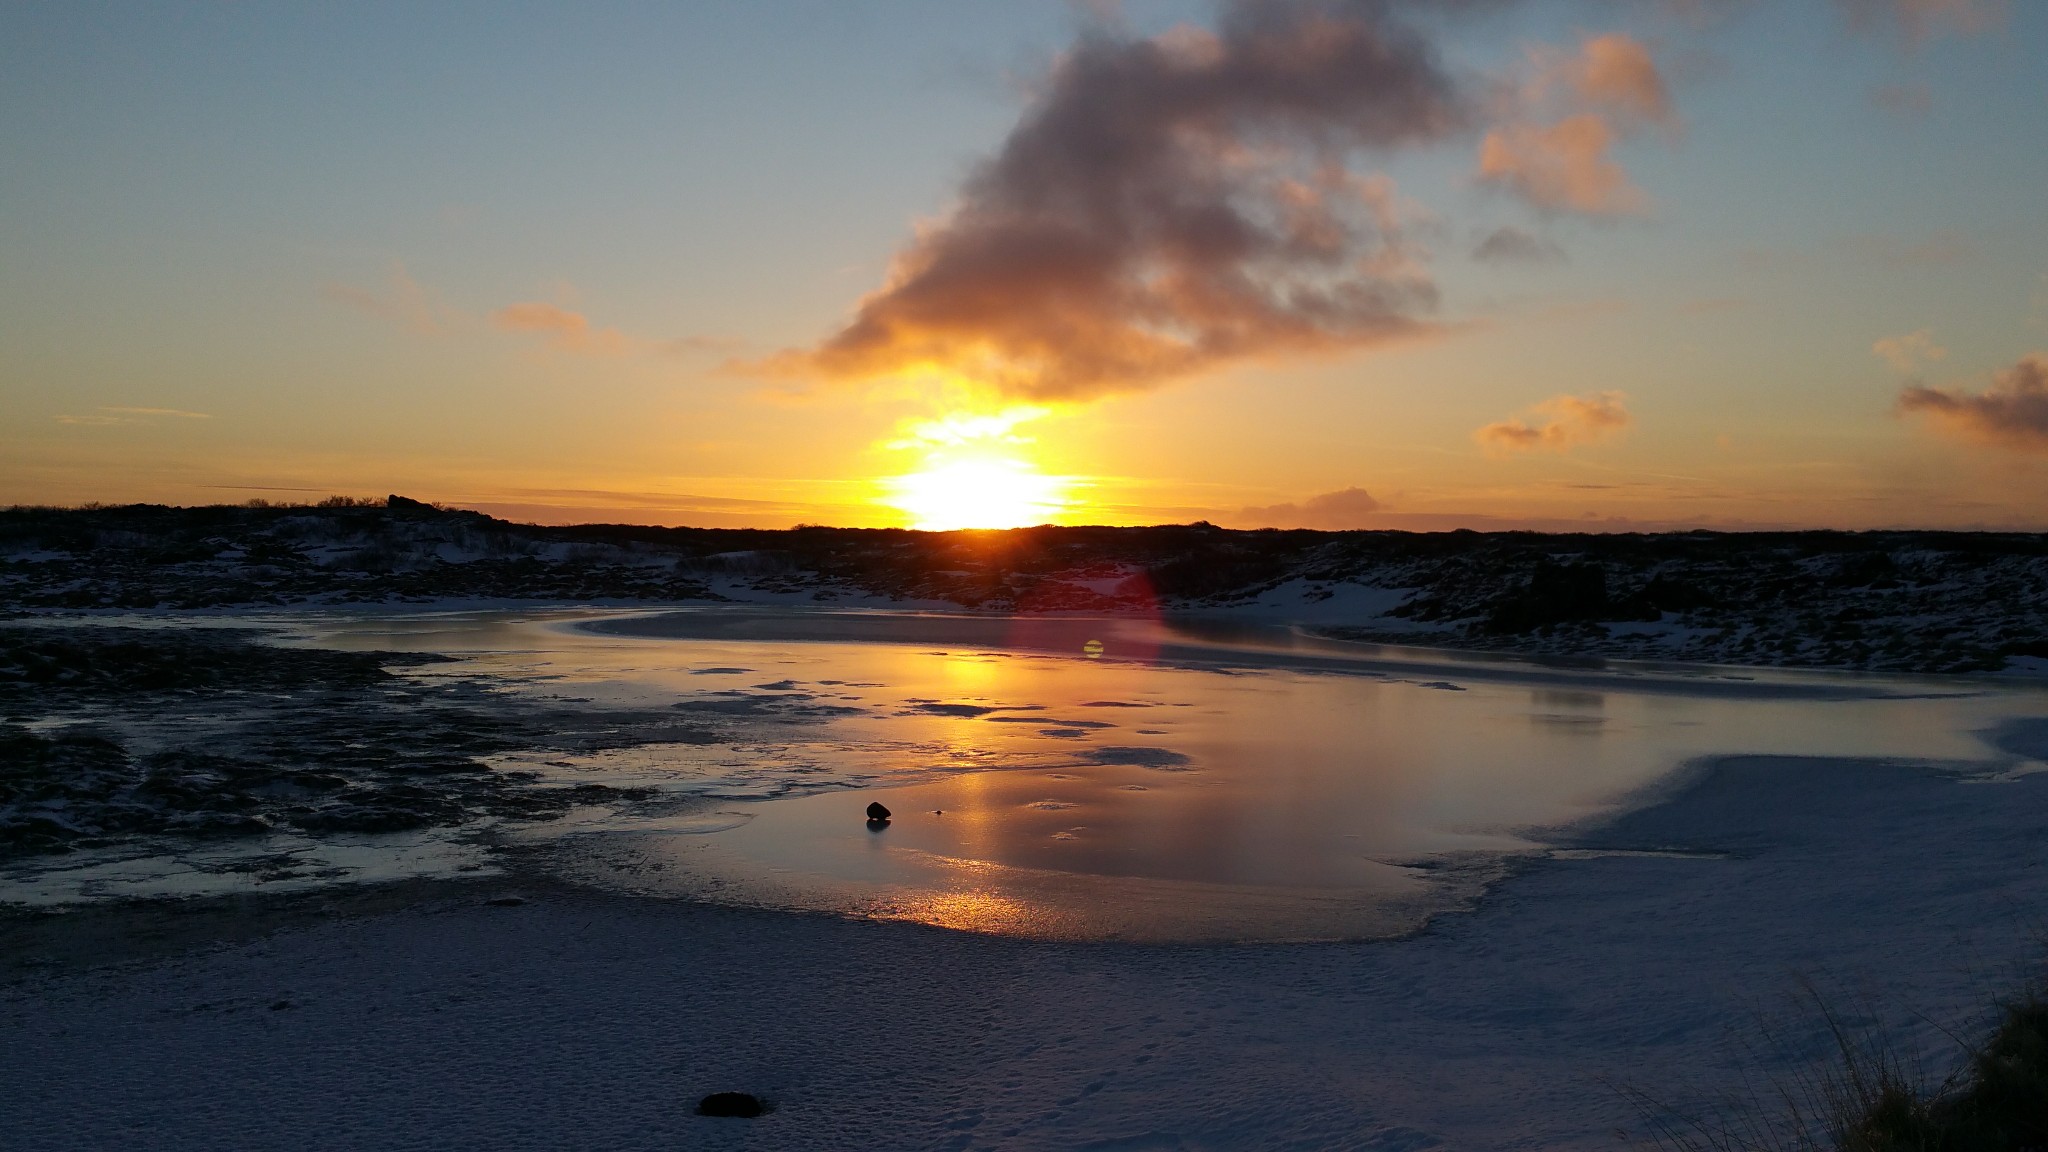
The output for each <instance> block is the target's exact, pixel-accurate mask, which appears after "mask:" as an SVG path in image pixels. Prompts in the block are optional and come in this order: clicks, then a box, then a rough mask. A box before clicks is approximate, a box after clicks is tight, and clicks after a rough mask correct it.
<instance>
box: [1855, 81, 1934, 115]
mask: <svg viewBox="0 0 2048 1152" xmlns="http://www.w3.org/2000/svg"><path fill="white" fill-rule="evenodd" d="M1870 102H1871V104H1872V105H1874V106H1876V107H1877V108H1878V110H1880V111H1882V112H1885V113H1887V114H1889V115H1891V116H1893V117H1895V118H1896V119H1899V120H1908V121H1910V120H1920V119H1923V118H1925V117H1926V115H1927V113H1928V112H1929V111H1931V110H1932V109H1933V108H1934V90H1933V89H1931V88H1929V87H1928V86H1927V85H1925V84H1921V83H1899V84H1880V85H1878V86H1877V87H1876V88H1873V89H1871V91H1870Z"/></svg>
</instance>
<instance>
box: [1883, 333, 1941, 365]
mask: <svg viewBox="0 0 2048 1152" xmlns="http://www.w3.org/2000/svg"><path fill="white" fill-rule="evenodd" d="M1870 350H1871V351H1872V352H1874V353H1876V354H1877V355H1879V356H1882V357H1884V360H1885V363H1887V364H1890V365H1891V366H1892V367H1893V368H1895V369H1897V370H1898V371H1900V372H1917V371H1919V370H1920V367H1921V366H1922V365H1924V364H1930V363H1932V362H1934V361H1936V360H1940V359H1943V358H1944V357H1946V356H1947V355H1948V349H1946V348H1943V347H1942V346H1941V345H1939V344H1937V343H1935V342H1934V329H1932V328H1922V329H1920V330H1919V331H1917V332H1908V333H1906V334H1905V335H1903V336H1887V337H1885V338H1884V339H1882V340H1879V341H1878V342H1877V343H1875V344H1872V345H1871V346H1870Z"/></svg>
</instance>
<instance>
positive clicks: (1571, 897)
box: [0, 758, 2048, 1149]
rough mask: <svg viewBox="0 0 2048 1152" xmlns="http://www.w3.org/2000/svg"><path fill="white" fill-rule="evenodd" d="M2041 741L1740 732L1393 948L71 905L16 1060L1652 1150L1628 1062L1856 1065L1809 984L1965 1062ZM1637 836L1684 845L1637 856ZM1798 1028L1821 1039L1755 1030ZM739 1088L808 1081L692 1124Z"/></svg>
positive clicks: (389, 1086) (738, 918)
mask: <svg viewBox="0 0 2048 1152" xmlns="http://www.w3.org/2000/svg"><path fill="white" fill-rule="evenodd" d="M1795 767H1796V768H1797V769H1798V771H1787V770H1786V769H1788V768H1795ZM2011 767H2013V764H2012V762H2011V761H2010V760H2009V759H1999V758H1990V759H1987V760H1986V761H1985V762H1983V763H1980V764H1977V765H1973V766H1970V765H1956V764H1946V765H1906V764H1884V763H1874V762H1858V761H1814V760H1809V761H1803V762H1799V763H1797V764H1788V763H1786V762H1784V761H1779V760H1771V759H1758V758H1733V759H1729V760H1724V761H1721V762H1718V763H1715V764H1713V765H1709V766H1704V767H1703V768H1702V770H1701V771H1700V772H1699V773H1698V774H1697V775H1696V776H1694V777H1693V778H1692V779H1691V780H1690V781H1689V782H1688V783H1686V784H1685V785H1684V786H1683V787H1681V788H1680V789H1679V790H1678V791H1677V792H1676V793H1675V794H1674V795H1672V796H1670V797H1668V798H1667V799H1665V800H1664V801H1662V802H1661V803H1658V804H1655V805H1653V806H1651V807H1648V808H1643V809H1638V810H1636V811H1634V812H1631V813H1629V814H1628V815H1626V816H1624V817H1622V818H1620V819H1619V820H1616V821H1614V822H1612V823H1610V824H1608V825H1605V826H1604V827H1602V828H1599V829H1597V830H1588V831H1587V833H1586V835H1585V840H1584V843H1585V845H1586V846H1587V849H1588V850H1587V851H1585V852H1583V853H1577V854H1572V855H1571V856H1570V857H1569V858H1565V859H1557V860H1552V861H1548V862H1534V863H1526V864H1524V865H1523V866H1522V867H1521V869H1520V870H1519V874H1518V875H1516V876H1514V877H1512V878H1510V879H1508V880H1506V881H1504V882H1503V883H1501V884H1500V885H1499V886H1497V887H1496V888H1495V889H1494V890H1493V892H1492V893H1490V894H1489V895H1488V896H1487V898H1486V899H1485V900H1483V901H1482V902H1481V903H1480V904H1479V906H1478V907H1476V908H1475V909H1473V910H1472V911H1470V912H1468V913H1464V914H1457V915H1451V916H1446V917H1442V918H1440V919H1439V920H1438V922H1437V923H1436V924H1434V925H1433V926H1432V927H1431V928H1430V929H1429V930H1427V931H1425V932H1424V933H1423V934H1421V935H1420V936H1417V937H1414V938H1410V939H1407V940H1402V941H1392V942H1381V943H1373V944H1325V945H1240V946H1230V947H1208V948H1189V947H1148V946H1134V945H1119V944H1093V945H1087V944H1083V945H1072V944H1045V943H1034V942H1029V941H1019V940H1012V939H1003V938H993V937H986V936H978V935H973V934H965V933H956V932H947V931H943V930H936V929H930V928H924V927H919V926H914V925H902V924H880V923H866V922H855V921H847V920H844V919H839V918H835V917H828V916H818V915H804V914H791V913H771V912H755V911H746V910H735V909H726V908H717V907H711V906H705V905H698V904H690V903H684V902H674V901H661V900H649V899H639V898H633V897H628V896H619V895H613V894H602V893H595V892H591V891H588V890H579V889H576V888H572V887H565V886H562V885H559V884H542V883H529V884H524V885H522V884H521V883H520V882H519V880H518V878H516V877H514V878H507V879H499V880H495V881H491V882H481V883H479V884H477V885H474V886H457V887H453V888H449V887H432V888H428V889H425V890H415V891H413V892H411V893H401V894H400V896H399V898H398V899H396V900H395V901H394V902H393V903H392V904H391V905H390V906H384V907H376V906H371V907H367V908H364V907H358V908H357V909H355V910H353V911H351V910H350V909H349V908H348V907H347V906H346V904H344V906H343V907H342V908H340V909H339V910H337V911H336V912H333V913H322V912H320V911H318V910H317V906H315V908H314V909H312V910H308V908H307V907H306V905H305V904H304V903H303V901H302V902H301V903H300V904H299V905H298V907H297V909H296V911H290V912H283V911H281V912H280V913H279V918H278V921H277V923H278V926H279V928H280V930H279V931H276V932H274V933H270V934H265V933H264V931H263V927H264V923H265V916H264V914H263V913H262V912H261V911H260V910H259V911H257V912H255V913H253V922H250V921H249V920H248V919H243V920H241V921H238V923H239V927H238V928H237V929H236V930H232V931H230V930H227V929H226V928H224V927H223V928H222V929H221V931H220V933H219V934H220V935H221V936H223V937H226V940H225V942H223V943H219V944H215V945H212V946H206V945H204V944H199V943H198V942H197V941H174V942H172V943H170V944H168V945H166V946H165V947H163V948H162V949H160V950H159V951H157V952H156V953H155V954H154V955H151V954H149V953H148V951H147V949H146V948H145V950H144V951H143V953H142V954H139V955H135V956H134V957H133V958H131V959H129V960H127V961H126V962H125V963H118V964H115V965H113V966H111V967H101V966H95V965H93V964H91V963H90V962H89V959H88V958H86V957H81V956H77V955H75V954H74V955H73V956H72V957H71V958H70V959H69V960H65V959H58V960H57V961H56V962H54V963H51V964H47V965H44V966H42V967H41V968H40V970H38V969H37V968H35V967H34V966H31V967H29V968H27V969H24V968H23V967H22V965H23V963H24V962H26V961H29V960H31V959H32V955H29V954H25V953H33V952H34V951H35V948H33V947H30V948H24V947H23V946H22V945H21V940H22V937H23V936H24V935H27V936H29V937H31V938H32V939H39V940H40V942H41V943H40V948H41V950H42V951H43V952H44V953H45V954H50V953H53V952H54V953H57V954H60V955H61V953H62V952H63V949H62V947H61V941H62V940H63V939H64V937H65V933H64V931H63V930H61V929H57V930H53V929H52V928H51V927H50V922H47V921H45V922H42V923H41V924H40V925H38V926H35V927H34V929H33V931H29V930H27V929H24V928H22V927H21V926H19V925H10V927H9V931H10V934H11V935H13V937H14V940H15V942H16V946H15V947H13V948H10V950H9V951H10V953H11V955H10V957H9V959H10V962H11V966H12V967H13V968H14V969H15V971H14V973H13V978H12V980H11V981H10V983H9V985H8V986H7V987H5V988H4V990H0V1004H4V1006H5V1007H4V1012H0V1020H4V1021H5V1023H4V1029H5V1033H4V1035H5V1038H6V1040H7V1041H8V1042H7V1043H5V1044H4V1045H0V1084H5V1085H6V1086H7V1087H6V1089H5V1090H4V1095H5V1097H6V1098H7V1099H9V1101H10V1105H11V1106H10V1108H9V1112H10V1114H11V1115H13V1116H15V1117H17V1120H16V1127H15V1132H16V1134H17V1138H18V1139H21V1140H23V1141H24V1143H23V1144H22V1146H24V1147H33V1148H38V1149H41V1148H50V1149H58V1148H88V1147H106V1146H111V1145H122V1144H133V1143H135V1142H137V1141H138V1140H144V1139H145V1133H146V1142H147V1143H149V1144H151V1145H152V1146H154V1147H159V1148H200V1147H218V1146H222V1145H224V1144H232V1145H235V1146H238V1147H280V1148H281V1147H287V1146H302V1145H303V1143H304V1142H305V1140H306V1139H307V1138H308V1134H309V1133H312V1134H317V1138H315V1139H314V1141H313V1142H314V1143H315V1144H316V1146H320V1147H335V1148H354V1147H361V1148H388V1147H400V1146H412V1145H417V1146H434V1147H457V1148H467V1147H474V1148H484V1147H492V1148H522V1147H536V1148H538V1147H560V1146H603V1147H610V1148H622V1149H624V1148H655V1147H672V1146H674V1145H675V1143H676V1142H677V1141H682V1142H685V1143H686V1144H687V1145H688V1146H691V1147H735V1148H737V1147H747V1148H763V1147H788V1148H802V1147H827V1146H837V1147H850V1146H856V1145H858V1146H870V1147H901V1148H970V1147H1004V1148H1010V1147H1015V1148H1068V1147H1081V1146H1090V1147H1116V1148H1161V1149H1165V1148H1190V1149H1193V1148H1239V1147H1269V1146H1275V1145H1290V1146H1304V1147H1309V1146H1313V1147H1365V1148H1389V1149H1391V1148H1427V1147H1454V1148H1518V1147H1520V1148H1535V1147H1544V1148H1596V1147H1616V1146H1623V1145H1625V1144H1626V1142H1625V1141H1621V1140H1618V1139H1617V1138H1616V1136H1615V1131H1616V1130H1617V1129H1627V1130H1632V1131H1638V1130H1640V1117H1639V1116H1638V1115H1637V1114H1636V1113H1635V1111H1634V1109H1633V1107H1632V1106H1631V1105H1629V1104H1628V1103H1627V1102H1626V1101H1625V1100H1624V1099H1623V1098H1622V1097H1621V1096H1620V1094H1619V1093H1618V1092H1617V1091H1616V1089H1615V1087H1614V1086H1615V1085H1627V1086H1630V1087H1633V1088H1637V1089H1640V1090H1642V1091H1644V1092H1646V1093H1648V1094H1649V1095H1651V1096H1652V1097H1653V1098H1656V1099H1659V1100H1663V1101H1668V1102H1670V1103H1672V1104H1674V1105H1677V1106H1685V1105H1688V1104H1692V1103H1695V1102H1697V1101H1699V1100H1703V1099H1711V1098H1713V1097H1716V1096H1718V1095H1720V1094H1722V1093H1726V1092H1729V1091H1733V1090H1735V1089H1736V1088H1737V1087H1739V1082H1740V1079H1741V1077H1742V1076H1744V1075H1749V1076H1752V1077H1754V1076H1758V1075H1765V1076H1768V1075H1774V1074H1775V1075H1784V1074H1788V1073H1789V1072H1790V1071H1791V1070H1793V1069H1796V1068H1798V1067H1802V1066H1803V1062H1804V1061H1807V1060H1811V1059H1818V1058H1821V1057H1822V1056H1824V1055H1825V1045H1824V1043H1823V1042H1822V1041H1821V1039H1820V1038H1819V1037H1818V1035H1817V1034H1815V1030H1814V1028H1813V1027H1812V1026H1813V1025H1814V1024H1815V1021H1813V1020H1811V1019H1809V1018H1802V1017H1801V1016H1800V1013H1799V1010H1798V1009H1797V1008H1796V1007H1795V1006H1794V1005H1793V1003H1792V1000H1793V997H1794V995H1795V993H1796V990H1797V987H1798V982H1799V980H1800V979H1802V978H1810V979H1812V980H1814V981H1816V982H1817V983H1818V984H1819V985H1820V986H1821V987H1822V988H1823V989H1824V990H1827V991H1829V992H1830V993H1831V994H1832V995H1834V996H1835V997H1837V998H1838V999H1839V1000H1840V1002H1842V1003H1846V1004H1848V1005H1850V1007H1851V1008H1852V1009H1853V1010H1854V1011H1856V1012H1858V1013H1863V1012H1868V1013H1871V1014H1872V1016H1871V1019H1872V1021H1873V1022H1874V1023H1881V1024H1882V1025H1884V1026H1885V1027H1886V1028H1887V1029H1888V1030H1889V1031H1890V1033H1891V1034H1892V1036H1893V1038H1894V1039H1895V1040H1896V1041H1897V1042H1899V1043H1900V1045H1901V1047H1902V1048H1903V1049H1904V1050H1906V1051H1908V1052H1909V1053H1912V1054H1914V1055H1916V1056H1917V1057H1919V1058H1921V1059H1923V1060H1924V1061H1925V1062H1926V1063H1927V1065H1928V1066H1929V1067H1930V1068H1936V1069H1938V1068H1941V1067H1945V1066H1946V1064H1947V1063H1948V1062H1949V1057H1950V1056H1951V1055H1953V1045H1952V1043H1951V1042H1950V1041H1948V1040H1947V1039H1946V1038H1944V1037H1943V1036H1942V1035H1941V1034H1940V1032H1939V1030H1938V1029H1937V1027H1936V1025H1947V1026H1956V1027H1962V1026H1965V1025H1967V1024H1968V1023H1969V1022H1970V1021H1972V1020H1974V1019H1975V1018H1976V1015H1977V1014H1978V1013H1979V1012H1980V1011H1981V1010H1982V1009H1983V1008H1984V1007H1985V1006H1986V1005H1987V1003H1988V1001H1989V998H1990V997H1992V996H1995V995H1997V994H2000V993H2002V992H2003V991H2005V990H2006V989H2007V988H2008V987H2009V986H2010V985H2011V984H2012V983H2013V981H2014V978H2015V975H2016V973H2018V972H2019V971H2020V970H2021V969H2022V967H2023V966H2026V965H2030V964H2031V965H2035V966H2038V962H2039V960H2040V955H2039V938H2038V936H2037V935H2036V934H2035V933H2036V931H2037V930H2038V927H2039V918H2038V909H2040V908H2041V907H2042V906H2043V905H2042V901H2043V898H2044V897H2048V844H2044V838H2043V837H2042V836H2041V835H2040V833H2039V830H2038V826H2039V820H2038V816H2039V813H2040V812H2041V811H2042V810H2043V801H2044V800H2048V774H2032V773H2026V774H2019V775H2012V774H2011V773H2010V771H2009V769H2010V768H2011ZM1629 845H1633V846H1636V847H1642V846H1657V847H1658V848H1660V849H1661V850H1662V851H1661V852H1660V853H1659V854H1641V853H1639V852H1634V851H1601V850H1600V849H1601V847H1602V846H1606V847H1608V848H1613V847H1616V846H1629ZM513 892H518V893H520V894H521V895H523V896H524V897H525V902H524V903H520V904H517V905H503V906H501V905H497V904H492V903H490V902H489V901H490V900H491V899H492V898H493V897H497V896H503V895H506V894H509V893H513ZM362 899H368V898H367V897H366V898H362ZM234 907H235V909H236V911H235V912H234V913H233V914H232V916H230V919H233V918H234V917H244V918H247V917H251V915H252V914H251V913H250V912H249V910H248V905H247V903H246V902H243V903H239V904H235V905H234ZM280 907H285V906H280ZM259 908H260V905H259ZM80 915H82V916H83V917H85V918H84V919H81V920H79V921H78V922H77V923H79V924H80V925H81V926H83V925H86V924H88V923H89V922H90V921H91V920H92V918H94V917H110V918H113V919H115V920H117V921H118V920H119V919H120V918H121V917H124V916H126V917H138V916H139V917H144V918H145V919H147V918H151V917H164V918H166V919H168V920H170V921H173V922H174V921H175V919H176V916H177V914H176V913H167V912H165V911H164V910H162V909H155V910H152V909H143V908H131V909H128V910H126V911H120V910H108V911H103V912H98V913H84V914H80ZM145 927H146V926H145ZM97 930H99V931H105V930H106V929H105V927H104V925H102V926H101V927H100V928H99V929H97ZM132 930H133V928H132V926H131V927H130V928H127V929H120V930H116V932H115V935H116V936H127V935H129V934H130V933H131V932H132ZM159 930H161V925H159ZM81 931H84V928H83V927H81ZM200 939H201V940H203V939H205V934H204V933H202V934H201V936H200ZM1765 1021H1773V1022H1775V1023H1777V1024H1778V1025H1781V1026H1784V1027H1785V1028H1787V1029H1788V1030H1789V1033H1790V1034H1791V1035H1793V1036H1795V1037H1796V1038H1797V1040H1798V1043H1797V1044H1795V1045H1794V1047H1793V1050H1791V1051H1789V1052H1786V1053H1777V1054H1769V1055H1760V1054H1758V1053H1755V1052H1746V1051H1745V1050H1744V1044H1745V1043H1746V1042H1749V1041H1753V1040H1754V1039H1755V1037H1756V1034H1757V1030H1758V1028H1760V1027H1761V1025H1762V1023H1763V1022H1765ZM720 1089H737V1090H745V1091H753V1092H756V1093H758V1094H760V1095H763V1096H765V1097H768V1098H770V1099H772V1100H774V1101H775V1102H776V1103H777V1105H778V1107H777V1110H776V1111H775V1112H774V1113H772V1114H771V1115H770V1116H769V1117H767V1118H764V1119H762V1120H760V1121H754V1122H752V1123H751V1125H749V1124H748V1123H747V1122H740V1121H710V1120H704V1119H700V1118H697V1117H694V1116H691V1115H689V1108H688V1105H689V1104H690V1102H691V1101H693V1100H694V1099H695V1097H696V1096H697V1095H699V1094H702V1093H704V1092H709V1091H714V1090H720Z"/></svg>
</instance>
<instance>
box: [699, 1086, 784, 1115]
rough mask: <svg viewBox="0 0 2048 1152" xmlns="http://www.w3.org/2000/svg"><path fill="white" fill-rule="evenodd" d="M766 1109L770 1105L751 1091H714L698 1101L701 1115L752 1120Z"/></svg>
mask: <svg viewBox="0 0 2048 1152" xmlns="http://www.w3.org/2000/svg"><path fill="white" fill-rule="evenodd" d="M766 1111H768V1106H767V1105H766V1104H764V1103H762V1102H761V1098H760V1097H759V1096H756V1095H754V1094H752V1093H751V1092H713V1093H712V1094H711V1095H709V1096H706V1097H705V1098H703V1099H702V1100H699V1101H697V1115H699V1116H739V1117H742V1118H744V1119H748V1120H751V1119H753V1118H754V1117H756V1116H759V1115H760V1114H762V1113H763V1112H766Z"/></svg>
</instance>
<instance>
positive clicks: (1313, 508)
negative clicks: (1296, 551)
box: [1235, 488, 1383, 532]
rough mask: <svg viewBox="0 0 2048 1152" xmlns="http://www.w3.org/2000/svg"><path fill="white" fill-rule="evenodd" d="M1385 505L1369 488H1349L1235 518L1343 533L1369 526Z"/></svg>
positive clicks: (1245, 512) (1255, 523) (1258, 524)
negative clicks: (1370, 518) (1369, 520)
mask: <svg viewBox="0 0 2048 1152" xmlns="http://www.w3.org/2000/svg"><path fill="white" fill-rule="evenodd" d="M1382 507H1383V506H1382V505H1381V504H1380V502H1379V501H1378V500H1375V499H1373V497H1372V493H1370V492H1367V491H1366V490H1365V489H1363V488H1346V489H1344V490H1342V491H1339V492H1325V493H1323V494H1322V495H1320V496H1311V497H1309V498H1308V499H1306V500H1304V501H1302V502H1301V503H1299V504H1273V505H1269V506H1267V507H1264V508H1246V509H1243V510H1242V511H1240V512H1239V513H1238V515H1237V516H1236V517H1235V519H1236V521H1237V522H1238V523H1240V524H1243V525H1245V526H1246V527H1249V528H1319V529H1321V530H1323V531H1325V532H1342V531H1344V530H1346V529H1350V528H1363V527H1365V526H1366V523H1367V517H1369V516H1371V515H1372V514H1373V513H1375V512H1378V511H1380V510H1381V509H1382Z"/></svg>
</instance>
